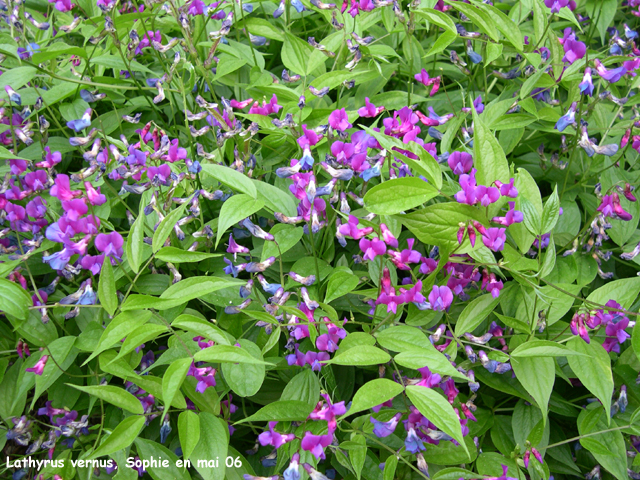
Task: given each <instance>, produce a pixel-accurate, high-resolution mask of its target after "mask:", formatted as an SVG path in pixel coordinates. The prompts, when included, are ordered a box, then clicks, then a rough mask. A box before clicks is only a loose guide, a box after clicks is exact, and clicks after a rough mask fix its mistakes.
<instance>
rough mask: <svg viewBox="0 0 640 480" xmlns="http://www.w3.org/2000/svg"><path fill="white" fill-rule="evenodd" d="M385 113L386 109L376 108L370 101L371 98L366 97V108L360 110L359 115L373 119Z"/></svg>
mask: <svg viewBox="0 0 640 480" xmlns="http://www.w3.org/2000/svg"><path fill="white" fill-rule="evenodd" d="M383 111H384V107H376V106H375V105H374V104H373V103H371V102H370V101H369V97H365V99H364V107H361V108H360V109H358V115H360V116H361V117H363V118H373V117H377V116H378V115H380V114H381V113H382V112H383Z"/></svg>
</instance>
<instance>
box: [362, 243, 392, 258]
mask: <svg viewBox="0 0 640 480" xmlns="http://www.w3.org/2000/svg"><path fill="white" fill-rule="evenodd" d="M359 246H360V250H362V251H363V252H364V255H363V256H362V258H364V259H365V260H373V259H374V258H376V256H378V255H384V254H385V252H386V251H387V246H386V245H385V243H384V242H383V241H382V240H380V239H378V238H374V239H373V240H369V239H367V238H362V239H360V243H359Z"/></svg>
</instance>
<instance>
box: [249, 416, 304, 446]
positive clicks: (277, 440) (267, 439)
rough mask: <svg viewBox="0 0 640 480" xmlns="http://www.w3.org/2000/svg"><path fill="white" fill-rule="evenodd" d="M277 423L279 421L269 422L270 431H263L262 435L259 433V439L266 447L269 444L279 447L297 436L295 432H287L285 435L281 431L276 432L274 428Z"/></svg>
mask: <svg viewBox="0 0 640 480" xmlns="http://www.w3.org/2000/svg"><path fill="white" fill-rule="evenodd" d="M277 424H278V422H269V425H268V427H269V431H268V432H262V433H261V434H260V435H258V441H259V442H260V445H262V446H263V447H266V446H267V445H271V446H273V447H274V448H276V449H278V448H280V447H281V446H282V445H284V444H285V443H287V442H290V441H291V440H293V439H294V438H296V436H295V435H294V434H293V433H287V434H286V435H283V434H281V433H278V432H276V431H275V430H274V427H275V426H276V425H277Z"/></svg>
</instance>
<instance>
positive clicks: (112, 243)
mask: <svg viewBox="0 0 640 480" xmlns="http://www.w3.org/2000/svg"><path fill="white" fill-rule="evenodd" d="M123 244H124V240H123V239H122V235H120V234H119V233H118V232H111V233H107V234H105V233H101V234H99V235H98V236H97V237H96V241H95V245H96V248H97V249H98V251H100V252H102V253H104V254H105V255H106V256H108V257H114V258H117V259H118V260H119V259H120V258H122V253H123V249H122V245H123Z"/></svg>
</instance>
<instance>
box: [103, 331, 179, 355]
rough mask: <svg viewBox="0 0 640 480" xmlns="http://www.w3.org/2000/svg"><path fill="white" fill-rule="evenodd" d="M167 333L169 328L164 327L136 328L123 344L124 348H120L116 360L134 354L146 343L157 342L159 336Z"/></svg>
mask: <svg viewBox="0 0 640 480" xmlns="http://www.w3.org/2000/svg"><path fill="white" fill-rule="evenodd" d="M166 331H167V327H166V326H164V325H158V324H149V323H147V324H146V325H142V326H141V327H138V328H136V329H135V330H134V331H133V332H131V333H130V334H129V335H127V339H126V340H125V341H124V343H123V344H122V347H120V352H118V356H117V357H116V358H115V359H118V358H122V357H124V356H125V355H127V354H128V353H131V352H133V351H134V350H135V349H136V348H138V347H140V346H141V345H142V344H143V343H145V342H148V341H150V340H155V339H156V338H157V337H158V336H159V335H161V334H162V333H164V332H166ZM115 359H114V360H115Z"/></svg>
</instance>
